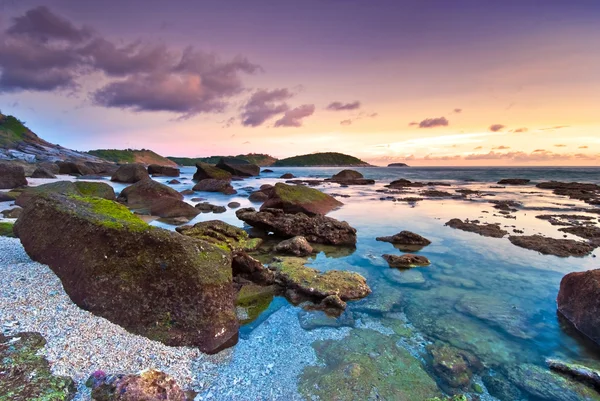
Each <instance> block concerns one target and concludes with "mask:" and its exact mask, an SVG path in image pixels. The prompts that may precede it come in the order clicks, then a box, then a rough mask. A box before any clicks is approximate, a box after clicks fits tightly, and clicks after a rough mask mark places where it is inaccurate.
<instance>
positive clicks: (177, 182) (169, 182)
mask: <svg viewBox="0 0 600 401" xmlns="http://www.w3.org/2000/svg"><path fill="white" fill-rule="evenodd" d="M167 184H171V185H177V184H181V181H179V180H176V179H172V180H169V181H167Z"/></svg>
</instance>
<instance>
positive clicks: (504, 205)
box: [490, 200, 522, 212]
mask: <svg viewBox="0 0 600 401" xmlns="http://www.w3.org/2000/svg"><path fill="white" fill-rule="evenodd" d="M490 203H493V204H494V209H498V210H503V211H506V212H516V211H517V209H516V208H517V207H520V206H522V205H521V203H520V202H517V201H513V200H499V201H497V200H493V201H490Z"/></svg>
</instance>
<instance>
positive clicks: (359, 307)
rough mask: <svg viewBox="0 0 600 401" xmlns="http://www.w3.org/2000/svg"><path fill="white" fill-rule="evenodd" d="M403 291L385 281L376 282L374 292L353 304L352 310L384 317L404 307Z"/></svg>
mask: <svg viewBox="0 0 600 401" xmlns="http://www.w3.org/2000/svg"><path fill="white" fill-rule="evenodd" d="M402 300H403V294H402V291H401V290H400V289H399V288H398V287H397V286H393V285H391V284H388V283H387V282H385V281H379V282H375V284H374V287H373V292H372V293H371V294H370V295H369V296H368V297H366V298H364V299H361V300H360V301H357V302H354V303H353V304H352V310H356V311H360V312H367V313H369V314H376V315H382V314H384V313H388V312H391V311H392V310H393V309H395V308H396V307H398V306H400V305H402Z"/></svg>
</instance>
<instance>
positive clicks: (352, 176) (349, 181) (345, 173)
mask: <svg viewBox="0 0 600 401" xmlns="http://www.w3.org/2000/svg"><path fill="white" fill-rule="evenodd" d="M328 181H331V182H335V183H338V184H342V185H371V184H375V180H369V179H366V178H365V177H364V176H363V175H362V174H361V173H359V172H358V171H355V170H342V171H340V172H339V173H337V174H335V175H333V177H331V179H329V180H328Z"/></svg>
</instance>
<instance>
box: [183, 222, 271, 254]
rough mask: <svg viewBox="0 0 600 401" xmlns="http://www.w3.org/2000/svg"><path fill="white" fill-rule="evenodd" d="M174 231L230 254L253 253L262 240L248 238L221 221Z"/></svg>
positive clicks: (240, 230) (235, 228) (245, 234)
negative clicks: (208, 243)
mask: <svg viewBox="0 0 600 401" xmlns="http://www.w3.org/2000/svg"><path fill="white" fill-rule="evenodd" d="M175 230H176V231H177V232H178V233H180V234H183V235H185V236H188V237H192V238H196V239H201V240H203V241H206V242H210V243H211V244H214V245H216V246H218V247H219V248H221V249H223V250H226V251H231V252H237V251H253V250H255V249H256V248H258V247H259V246H260V244H261V243H262V239H260V238H250V236H249V235H248V233H247V232H246V231H244V230H243V229H241V228H239V227H235V226H232V225H231V224H227V223H225V222H223V221H221V220H209V221H202V222H200V223H196V224H194V225H193V226H182V227H177V228H176V229H175Z"/></svg>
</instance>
